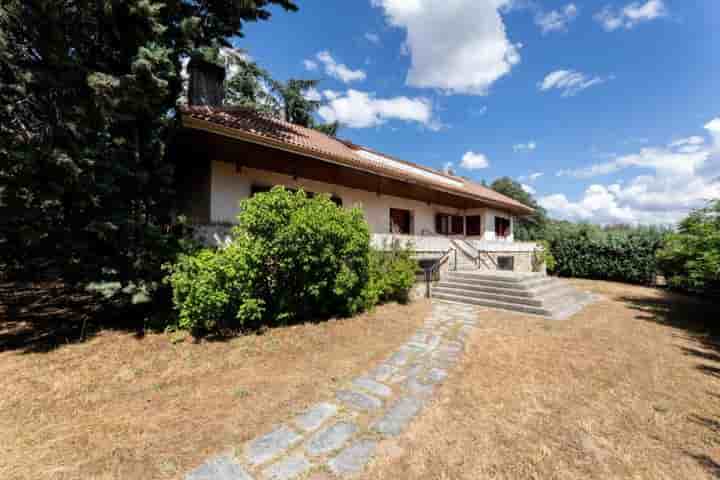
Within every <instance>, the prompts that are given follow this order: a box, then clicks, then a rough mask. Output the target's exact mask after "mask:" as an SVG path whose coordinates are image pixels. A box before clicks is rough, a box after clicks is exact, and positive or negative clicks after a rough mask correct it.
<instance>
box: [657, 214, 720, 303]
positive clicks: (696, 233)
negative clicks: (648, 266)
mask: <svg viewBox="0 0 720 480" xmlns="http://www.w3.org/2000/svg"><path fill="white" fill-rule="evenodd" d="M657 258H658V264H659V267H660V270H661V271H662V272H663V273H664V274H665V276H666V278H667V280H668V283H669V285H670V286H671V287H674V288H679V289H682V290H687V291H691V292H708V291H714V292H717V291H718V290H720V200H717V201H715V202H713V203H712V204H711V205H710V206H709V207H708V208H704V209H700V210H697V211H695V212H693V213H692V214H690V216H688V218H686V219H685V220H683V221H682V222H681V223H680V228H679V229H678V232H677V233H674V234H672V235H669V236H668V239H667V241H666V242H665V245H664V246H663V248H662V250H660V251H659V252H658V253H657Z"/></svg>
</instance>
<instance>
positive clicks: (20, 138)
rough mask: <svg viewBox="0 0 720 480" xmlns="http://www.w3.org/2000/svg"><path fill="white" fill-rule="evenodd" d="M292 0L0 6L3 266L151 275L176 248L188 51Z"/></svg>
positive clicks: (219, 42)
mask: <svg viewBox="0 0 720 480" xmlns="http://www.w3.org/2000/svg"><path fill="white" fill-rule="evenodd" d="M271 5H279V6H281V7H284V8H286V9H288V10H295V9H296V6H295V5H294V3H293V2H291V1H290V0H254V1H253V2H239V1H236V0H218V1H212V2H189V1H186V0H163V1H162V2H159V1H154V0H126V1H122V2H117V1H115V2H110V1H107V0H96V1H88V0H66V1H62V2H61V1H59V0H5V1H3V2H2V3H1V4H0V105H2V109H0V159H1V160H0V162H2V163H0V190H2V200H1V202H0V219H1V220H0V245H2V248H0V264H7V265H8V266H9V267H11V268H13V269H15V270H19V271H22V272H23V273H25V274H32V273H33V270H42V271H48V270H51V271H55V272H58V273H60V276H61V277H62V279H63V280H65V281H70V282H79V281H89V280H98V279H103V280H112V281H120V282H122V283H123V284H127V283H130V282H132V281H135V280H136V279H152V278H153V277H156V276H157V275H159V273H160V269H159V268H158V265H159V264H160V263H161V262H163V261H165V260H166V259H167V258H168V257H169V255H170V254H171V253H172V252H174V251H175V247H176V246H177V245H176V242H175V236H174V235H173V234H172V233H173V232H172V231H171V230H170V229H169V228H167V227H165V225H168V224H170V223H171V222H172V218H171V212H172V201H171V200H172V189H171V182H172V173H173V171H172V167H171V163H170V161H169V159H168V158H167V156H166V148H165V146H166V143H167V142H168V139H169V138H170V137H171V135H172V132H173V130H174V128H175V127H176V118H177V116H176V115H174V111H173V110H174V108H175V106H176V103H177V101H178V97H179V96H180V93H181V92H182V79H181V74H180V72H181V65H182V59H183V58H187V57H189V56H192V55H195V54H198V53H199V52H202V51H203V50H204V49H208V48H216V47H218V46H227V45H229V42H228V39H229V38H230V37H232V36H237V35H241V34H242V26H243V23H244V22H246V21H257V20H265V19H267V18H269V16H270V12H269V10H268V7H269V6H271Z"/></svg>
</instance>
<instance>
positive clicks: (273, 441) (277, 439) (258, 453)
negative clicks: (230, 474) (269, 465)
mask: <svg viewBox="0 0 720 480" xmlns="http://www.w3.org/2000/svg"><path fill="white" fill-rule="evenodd" d="M301 439H302V437H301V436H300V435H299V434H297V433H296V432H294V431H293V430H291V429H290V428H288V427H286V426H284V425H283V426H281V427H279V428H277V429H275V430H273V431H272V432H270V433H268V434H267V435H263V436H262V437H258V438H256V439H255V440H253V441H251V442H249V443H248V444H247V445H246V446H245V457H246V458H247V461H248V463H250V464H251V465H260V464H261V463H265V462H267V461H268V460H270V459H272V458H274V457H276V456H278V455H280V454H281V453H283V452H285V451H286V450H288V449H289V448H290V447H291V446H293V445H294V444H296V443H297V442H299V441H300V440H301Z"/></svg>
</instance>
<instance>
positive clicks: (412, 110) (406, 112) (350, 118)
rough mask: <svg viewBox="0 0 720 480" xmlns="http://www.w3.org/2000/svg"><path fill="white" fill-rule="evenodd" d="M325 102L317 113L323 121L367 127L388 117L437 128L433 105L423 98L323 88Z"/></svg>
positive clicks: (378, 123)
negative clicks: (390, 96)
mask: <svg viewBox="0 0 720 480" xmlns="http://www.w3.org/2000/svg"><path fill="white" fill-rule="evenodd" d="M324 96H325V98H326V99H327V104H326V105H323V106H322V107H320V109H319V110H318V114H319V115H320V116H321V117H322V118H323V120H325V121H326V122H340V123H341V124H342V125H343V126H347V127H349V128H370V127H376V126H378V125H382V124H384V123H386V122H387V121H389V120H400V121H404V122H416V123H420V124H422V125H424V126H426V127H428V128H430V129H436V127H437V123H436V122H435V121H434V120H433V108H432V104H431V103H430V101H429V100H428V99H426V98H409V97H393V98H376V97H375V96H374V95H373V94H371V93H367V92H361V91H358V90H353V89H350V90H348V91H347V92H345V93H339V92H334V91H332V90H326V91H325V92H324Z"/></svg>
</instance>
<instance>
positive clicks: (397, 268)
mask: <svg viewBox="0 0 720 480" xmlns="http://www.w3.org/2000/svg"><path fill="white" fill-rule="evenodd" d="M412 253H413V252H412V249H410V248H409V247H406V248H401V247H400V246H399V245H398V244H394V245H393V246H392V249H390V250H389V251H386V250H375V249H373V250H371V252H370V279H369V281H368V284H367V287H366V289H365V296H366V303H367V307H368V308H371V307H373V306H374V305H377V304H379V303H386V302H399V303H407V301H408V300H409V295H410V290H411V289H412V287H413V285H414V284H415V275H416V271H417V268H418V264H417V261H416V260H414V259H413V257H412Z"/></svg>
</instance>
